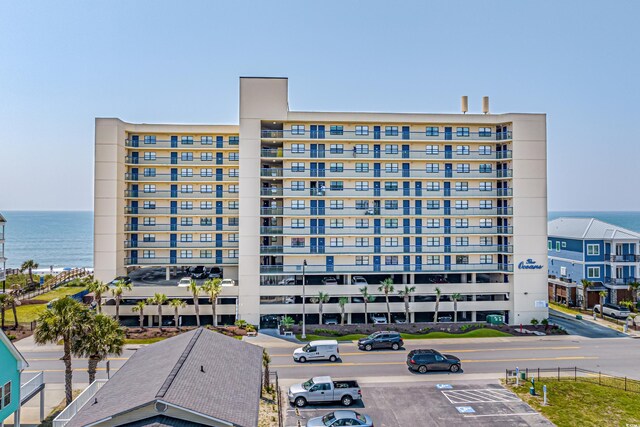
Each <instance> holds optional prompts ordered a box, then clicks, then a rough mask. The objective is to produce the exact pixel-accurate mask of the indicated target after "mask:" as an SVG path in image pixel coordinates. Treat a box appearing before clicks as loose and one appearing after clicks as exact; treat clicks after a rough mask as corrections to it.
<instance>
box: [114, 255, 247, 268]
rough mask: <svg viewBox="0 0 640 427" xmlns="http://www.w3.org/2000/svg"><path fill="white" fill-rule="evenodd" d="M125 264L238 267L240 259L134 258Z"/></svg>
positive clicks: (125, 261) (127, 260) (130, 258)
mask: <svg viewBox="0 0 640 427" xmlns="http://www.w3.org/2000/svg"><path fill="white" fill-rule="evenodd" d="M124 264H125V266H127V267H133V266H154V267H158V266H167V265H171V266H174V265H175V266H182V265H204V266H210V265H238V258H226V257H222V258H220V257H218V258H216V257H211V258H200V257H193V258H180V257H175V258H174V257H159V258H142V257H137V258H132V257H128V258H125V259H124Z"/></svg>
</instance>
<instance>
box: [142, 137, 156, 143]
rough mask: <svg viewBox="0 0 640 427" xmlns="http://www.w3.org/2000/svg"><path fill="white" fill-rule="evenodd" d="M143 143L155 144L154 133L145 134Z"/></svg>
mask: <svg viewBox="0 0 640 427" xmlns="http://www.w3.org/2000/svg"><path fill="white" fill-rule="evenodd" d="M144 143H145V144H155V143H156V137H155V135H146V136H145V137H144Z"/></svg>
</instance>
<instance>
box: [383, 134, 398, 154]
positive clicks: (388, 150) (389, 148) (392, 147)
mask: <svg viewBox="0 0 640 427" xmlns="http://www.w3.org/2000/svg"><path fill="white" fill-rule="evenodd" d="M396 135H397V134H396ZM384 152H385V154H398V145H397V144H387V145H385V146H384Z"/></svg>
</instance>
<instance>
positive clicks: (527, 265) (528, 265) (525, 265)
mask: <svg viewBox="0 0 640 427" xmlns="http://www.w3.org/2000/svg"><path fill="white" fill-rule="evenodd" d="M518 269H519V270H542V265H541V264H538V263H536V262H535V261H534V260H532V259H531V258H529V259H528V260H526V261H520V264H518Z"/></svg>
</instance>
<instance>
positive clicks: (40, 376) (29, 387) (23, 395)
mask: <svg viewBox="0 0 640 427" xmlns="http://www.w3.org/2000/svg"><path fill="white" fill-rule="evenodd" d="M43 386H44V372H42V371H41V372H38V373H37V374H36V376H35V377H33V378H31V379H30V380H29V381H27V382H26V383H24V384H22V385H21V386H20V404H23V403H25V402H26V401H27V400H29V399H30V398H31V396H32V395H33V393H34V392H35V391H36V390H38V389H39V388H42V387H43Z"/></svg>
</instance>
